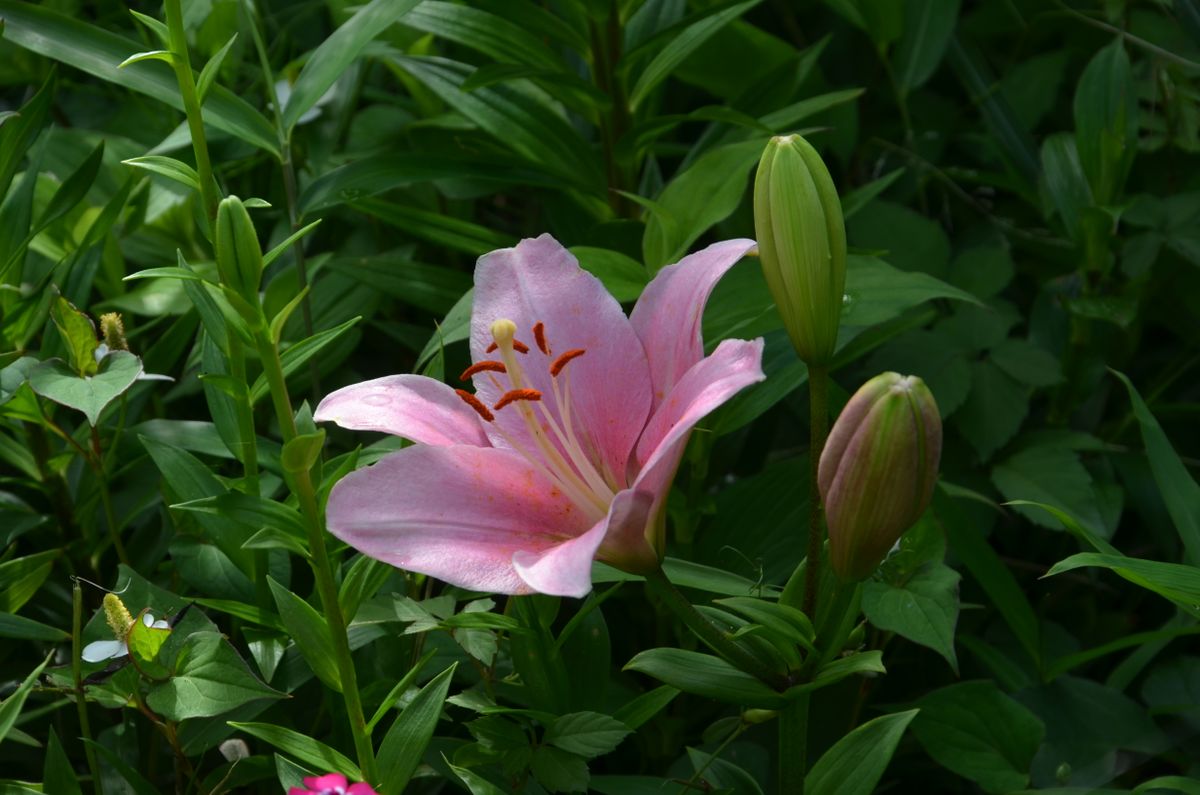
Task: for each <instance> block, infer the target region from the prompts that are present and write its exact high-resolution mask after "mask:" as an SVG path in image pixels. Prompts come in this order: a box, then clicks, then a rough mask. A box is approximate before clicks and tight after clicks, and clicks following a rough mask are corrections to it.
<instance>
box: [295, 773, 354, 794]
mask: <svg viewBox="0 0 1200 795" xmlns="http://www.w3.org/2000/svg"><path fill="white" fill-rule="evenodd" d="M348 783H349V782H348V781H347V780H346V777H345V776H343V775H342V774H341V773H326V774H325V775H323V776H311V777H309V778H306V779H304V786H306V787H308V788H309V789H315V790H317V791H318V792H320V791H321V790H325V789H345V788H346V785H347V784H348Z"/></svg>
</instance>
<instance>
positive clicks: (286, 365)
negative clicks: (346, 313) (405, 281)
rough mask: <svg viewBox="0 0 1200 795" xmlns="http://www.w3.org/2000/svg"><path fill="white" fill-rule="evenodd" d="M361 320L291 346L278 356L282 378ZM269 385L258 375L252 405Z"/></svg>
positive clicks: (318, 333)
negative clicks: (281, 368)
mask: <svg viewBox="0 0 1200 795" xmlns="http://www.w3.org/2000/svg"><path fill="white" fill-rule="evenodd" d="M360 320H362V318H361V317H352V318H350V319H349V320H347V321H346V322H345V323H342V324H340V325H338V326H334V327H333V328H331V329H326V330H324V331H318V332H317V333H316V334H314V335H312V336H311V337H309V338H308V339H305V340H301V341H300V342H297V343H296V344H295V345H292V346H291V347H289V348H288V349H287V350H285V351H284V352H283V354H282V355H281V356H280V360H281V363H282V365H283V374H284V376H285V377H286V376H289V375H291V374H292V373H294V372H296V371H297V370H299V369H300V368H301V367H302V366H303V365H304V363H305V362H307V361H308V360H309V359H311V358H312V357H314V356H316V355H317V354H318V353H320V352H321V351H322V350H324V349H325V348H326V347H328V346H329V345H330V344H331V343H333V342H335V341H336V340H337V339H338V338H339V337H341V336H342V335H343V334H345V333H346V332H347V331H349V330H350V329H352V328H354V326H355V325H357V324H358V321H360ZM269 389H270V385H269V384H268V383H267V378H266V376H265V375H260V376H259V377H258V378H256V379H254V386H252V387H250V403H251V404H254V403H257V402H258V401H260V400H262V399H263V398H264V397H266V396H267V391H268V390H269Z"/></svg>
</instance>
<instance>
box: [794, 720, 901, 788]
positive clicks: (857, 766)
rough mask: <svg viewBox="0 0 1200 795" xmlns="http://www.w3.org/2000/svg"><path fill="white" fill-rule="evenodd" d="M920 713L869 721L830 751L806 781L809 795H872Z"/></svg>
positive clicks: (818, 761) (816, 765)
mask: <svg viewBox="0 0 1200 795" xmlns="http://www.w3.org/2000/svg"><path fill="white" fill-rule="evenodd" d="M917 712H918V710H915V709H911V710H909V711H907V712H897V713H895V714H893V715H884V716H883V717H882V718H875V719H874V720H869V721H867V722H866V723H864V724H863V725H861V726H859V727H858V728H857V729H855V730H854V731H852V732H850V733H849V734H847V735H846V736H845V737H843V738H842V739H840V740H838V741H837V743H836V744H835V745H834V746H833V747H832V748H830V749H829V750H828V751H826V752H825V753H824V754H823V755H822V756H821V758H820V759H818V760H817V762H816V764H814V765H813V766H812V769H811V770H809V771H808V775H807V776H805V778H804V791H805V793H807V794H808V795H870V793H872V792H874V791H875V785H876V784H877V783H879V779H880V778H882V777H883V772H884V770H886V769H887V766H888V762H890V761H891V759H892V754H893V753H895V751H896V745H897V744H899V742H900V737H901V736H902V735H903V734H904V730H905V728H907V727H908V724H909V722H910V721H912V719H913V718H914V717H916V715H917Z"/></svg>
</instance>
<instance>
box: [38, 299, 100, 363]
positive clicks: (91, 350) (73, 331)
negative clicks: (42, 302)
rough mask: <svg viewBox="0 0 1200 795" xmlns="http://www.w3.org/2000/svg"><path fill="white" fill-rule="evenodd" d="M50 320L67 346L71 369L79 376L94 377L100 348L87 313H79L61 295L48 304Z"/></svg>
mask: <svg viewBox="0 0 1200 795" xmlns="http://www.w3.org/2000/svg"><path fill="white" fill-rule="evenodd" d="M50 319H51V320H53V321H54V326H55V328H57V329H58V334H59V336H60V337H62V341H63V344H64V345H66V346H67V355H68V357H69V358H70V360H71V368H72V369H73V370H74V371H75V372H76V373H78V374H79V375H80V376H88V375H94V374H95V373H96V370H97V368H98V367H99V363H98V362H97V361H96V349H97V348H98V347H100V341H99V340H98V339H97V338H96V324H95V323H93V322H92V319H91V318H90V317H88V316H87V313H85V312H80V311H79V310H78V309H76V308H75V307H74V306H73V305H72V304H71V302H70V301H68V300H67V299H65V298H63V297H62V296H61V295H59V296H55V298H54V301H53V302H52V303H51V304H50Z"/></svg>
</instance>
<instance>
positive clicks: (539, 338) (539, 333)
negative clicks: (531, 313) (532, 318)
mask: <svg viewBox="0 0 1200 795" xmlns="http://www.w3.org/2000/svg"><path fill="white" fill-rule="evenodd" d="M533 341H534V342H536V343H537V346H538V350H539V351H541V352H542V353H544V354H546V355H547V356H549V355H550V346H549V345H547V344H546V326H545V324H544V323H542V321H540V320H539V321H538V322H536V323H534V324H533Z"/></svg>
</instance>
